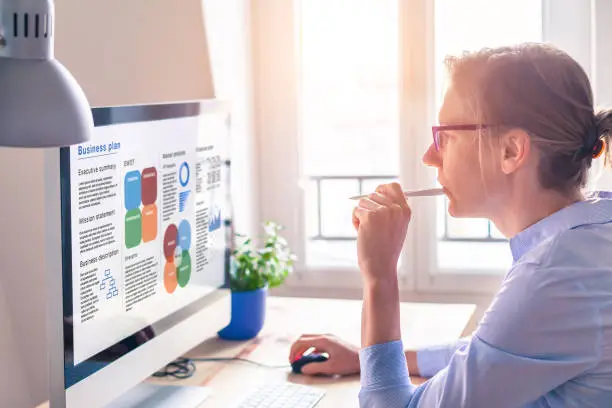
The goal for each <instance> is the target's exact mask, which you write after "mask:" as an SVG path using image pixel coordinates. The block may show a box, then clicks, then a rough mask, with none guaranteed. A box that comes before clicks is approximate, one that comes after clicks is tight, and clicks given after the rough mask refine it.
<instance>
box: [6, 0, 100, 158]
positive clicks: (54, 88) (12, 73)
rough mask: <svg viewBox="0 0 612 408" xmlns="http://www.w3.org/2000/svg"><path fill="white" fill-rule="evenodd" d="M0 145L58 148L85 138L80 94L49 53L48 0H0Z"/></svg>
mask: <svg viewBox="0 0 612 408" xmlns="http://www.w3.org/2000/svg"><path fill="white" fill-rule="evenodd" d="M0 25H1V27H0V146H13V147H61V146H68V145H72V144H77V143H83V142H85V141H87V140H89V139H91V134H92V130H93V118H92V114H91V109H90V106H89V103H88V101H87V98H86V96H85V93H84V92H83V90H82V89H81V87H80V86H79V84H78V83H77V81H76V80H75V79H74V77H73V76H72V75H71V74H70V72H68V70H67V69H66V68H65V67H64V66H63V65H62V64H61V63H60V62H59V61H57V60H56V59H55V58H54V56H53V3H52V2H51V1H50V0H0Z"/></svg>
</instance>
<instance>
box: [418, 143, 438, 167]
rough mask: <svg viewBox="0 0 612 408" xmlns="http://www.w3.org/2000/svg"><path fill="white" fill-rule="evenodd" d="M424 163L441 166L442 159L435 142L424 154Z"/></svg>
mask: <svg viewBox="0 0 612 408" xmlns="http://www.w3.org/2000/svg"><path fill="white" fill-rule="evenodd" d="M423 164H425V165H426V166H432V167H441V165H442V160H441V159H440V152H438V151H436V148H435V146H434V144H433V143H432V144H430V145H429V148H428V149H427V151H426V152H425V154H424V155H423Z"/></svg>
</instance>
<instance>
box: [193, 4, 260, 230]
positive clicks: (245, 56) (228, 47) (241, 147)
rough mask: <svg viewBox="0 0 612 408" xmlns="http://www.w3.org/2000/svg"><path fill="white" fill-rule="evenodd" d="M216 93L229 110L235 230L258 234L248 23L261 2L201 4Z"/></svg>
mask: <svg viewBox="0 0 612 408" xmlns="http://www.w3.org/2000/svg"><path fill="white" fill-rule="evenodd" d="M203 1H204V15H205V18H206V31H207V33H208V39H209V47H210V56H211V61H212V72H213V79H214V87H215V93H216V96H217V98H218V99H221V100H227V101H229V102H230V104H231V107H232V108H231V110H232V132H231V138H232V140H231V157H232V197H233V202H234V218H235V227H236V232H240V233H244V234H248V235H253V234H254V233H258V232H260V231H258V229H259V228H260V227H259V222H260V215H259V214H260V206H259V200H258V199H257V197H258V191H259V183H260V181H259V173H258V171H257V169H258V168H259V160H258V152H257V146H256V143H255V142H256V141H255V136H254V129H253V76H252V46H251V30H252V19H251V12H250V10H251V9H250V7H251V3H253V4H255V3H257V2H259V1H260V0H203Z"/></svg>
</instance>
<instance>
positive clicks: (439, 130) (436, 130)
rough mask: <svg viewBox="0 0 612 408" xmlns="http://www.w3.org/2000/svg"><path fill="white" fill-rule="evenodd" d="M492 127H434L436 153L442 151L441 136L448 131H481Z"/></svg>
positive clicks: (468, 125) (432, 128)
mask: <svg viewBox="0 0 612 408" xmlns="http://www.w3.org/2000/svg"><path fill="white" fill-rule="evenodd" d="M488 127H491V126H490V125H474V124H463V125H440V126H432V127H431V133H432V135H433V142H434V147H435V148H436V151H437V152H439V151H440V146H441V142H440V134H441V133H442V132H444V131H447V130H480V129H486V128H488Z"/></svg>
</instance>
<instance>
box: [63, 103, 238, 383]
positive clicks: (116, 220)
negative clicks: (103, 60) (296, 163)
mask: <svg viewBox="0 0 612 408" xmlns="http://www.w3.org/2000/svg"><path fill="white" fill-rule="evenodd" d="M93 113H94V122H95V131H94V138H93V140H92V141H90V142H88V143H84V144H81V145H76V146H71V147H67V148H62V149H61V151H60V179H61V206H62V219H61V224H62V248H63V254H62V265H63V266H62V269H63V299H64V305H63V307H64V344H65V356H64V362H65V370H64V371H65V387H66V388H69V387H70V386H72V385H73V384H75V383H78V382H79V381H81V380H83V379H84V378H86V377H88V376H89V375H91V374H92V373H94V372H96V371H97V370H100V369H102V368H104V367H105V366H106V365H107V364H112V363H113V362H114V361H115V360H117V359H120V358H121V357H122V356H123V355H125V354H126V353H129V352H130V351H132V350H134V349H135V348H137V347H140V346H142V345H143V344H145V343H146V342H148V341H150V340H151V339H152V338H154V337H156V336H160V335H161V334H162V333H163V332H164V331H167V330H169V329H171V328H172V327H173V326H174V325H176V324H177V323H179V322H181V321H182V320H184V319H186V318H188V317H189V316H190V315H192V314H193V313H195V312H197V311H198V310H200V309H201V308H202V307H203V305H205V302H206V298H207V296H209V295H210V294H211V293H213V292H214V291H215V290H217V289H218V288H220V287H223V286H225V285H226V282H227V260H228V242H229V241H228V238H229V236H228V225H229V217H230V214H229V211H228V209H229V206H228V204H229V197H228V195H229V188H228V179H229V178H228V174H229V173H228V168H229V157H228V151H227V148H228V143H227V137H228V132H227V129H226V127H227V122H228V121H227V118H226V117H224V116H223V115H218V114H216V115H215V114H210V115H205V114H202V112H201V105H200V104H199V103H182V104H169V105H149V106H131V107H117V108H98V109H94V110H93Z"/></svg>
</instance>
